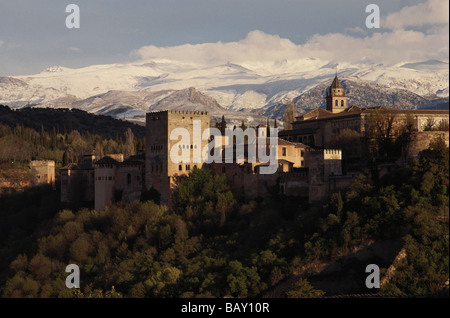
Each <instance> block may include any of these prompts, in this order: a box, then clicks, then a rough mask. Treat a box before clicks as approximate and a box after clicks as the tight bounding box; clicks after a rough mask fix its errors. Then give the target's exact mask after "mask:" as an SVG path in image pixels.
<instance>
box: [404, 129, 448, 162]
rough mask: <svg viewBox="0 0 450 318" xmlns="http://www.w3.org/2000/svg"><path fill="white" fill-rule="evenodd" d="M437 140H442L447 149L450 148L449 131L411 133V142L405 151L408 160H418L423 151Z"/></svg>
mask: <svg viewBox="0 0 450 318" xmlns="http://www.w3.org/2000/svg"><path fill="white" fill-rule="evenodd" d="M437 138H442V139H443V140H444V141H445V144H446V145H447V147H448V146H449V132H448V131H421V132H412V133H410V134H409V140H410V141H409V143H408V145H407V147H406V149H405V152H406V158H407V159H413V158H416V157H417V156H418V155H419V153H420V152H421V151H422V150H425V149H427V148H428V147H429V146H430V142H432V141H433V140H435V139H437Z"/></svg>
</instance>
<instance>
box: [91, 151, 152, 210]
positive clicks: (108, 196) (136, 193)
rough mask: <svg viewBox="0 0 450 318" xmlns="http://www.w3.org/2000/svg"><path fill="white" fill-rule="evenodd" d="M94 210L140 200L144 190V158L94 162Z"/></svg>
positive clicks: (140, 156) (134, 157) (133, 157)
mask: <svg viewBox="0 0 450 318" xmlns="http://www.w3.org/2000/svg"><path fill="white" fill-rule="evenodd" d="M94 171H95V176H94V179H95V181H94V198H95V209H96V210H102V209H103V208H104V207H105V206H107V205H110V204H112V203H114V202H125V203H127V202H131V201H135V200H140V198H141V194H142V190H143V189H144V186H145V185H144V183H143V182H144V176H145V169H144V156H143V155H137V156H131V157H130V158H128V159H127V160H125V161H123V162H120V161H117V160H115V159H113V158H111V157H109V156H106V157H103V158H102V159H100V160H98V161H96V162H94Z"/></svg>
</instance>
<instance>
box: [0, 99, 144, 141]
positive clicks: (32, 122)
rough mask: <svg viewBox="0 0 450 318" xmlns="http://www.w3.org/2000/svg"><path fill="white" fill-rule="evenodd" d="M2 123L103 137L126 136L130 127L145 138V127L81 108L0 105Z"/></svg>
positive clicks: (137, 135) (135, 133) (136, 134)
mask: <svg viewBox="0 0 450 318" xmlns="http://www.w3.org/2000/svg"><path fill="white" fill-rule="evenodd" d="M0 123H2V124H4V125H7V126H9V127H11V128H14V127H15V126H16V125H20V124H23V125H24V126H25V127H29V128H32V129H34V130H36V131H40V130H41V127H43V128H44V130H46V131H51V130H53V127H55V128H56V130H57V131H59V132H61V133H63V132H64V131H67V132H69V131H72V130H78V131H79V132H82V133H87V132H89V133H90V134H92V135H94V134H95V135H100V136H102V137H103V138H115V137H116V136H117V135H119V136H123V134H124V133H125V131H126V130H127V129H128V128H131V130H132V131H133V133H134V135H135V136H136V137H138V138H143V137H145V127H144V126H143V125H138V124H133V123H131V122H129V121H124V120H119V119H115V118H112V117H110V116H102V115H94V114H90V113H88V112H85V111H82V110H79V109H71V110H69V109H52V108H34V107H28V108H21V109H16V110H12V109H11V108H9V107H7V106H2V105H0Z"/></svg>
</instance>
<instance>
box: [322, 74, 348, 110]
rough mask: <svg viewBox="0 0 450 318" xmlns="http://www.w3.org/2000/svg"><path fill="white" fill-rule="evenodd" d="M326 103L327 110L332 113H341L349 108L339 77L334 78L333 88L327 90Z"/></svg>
mask: <svg viewBox="0 0 450 318" xmlns="http://www.w3.org/2000/svg"><path fill="white" fill-rule="evenodd" d="M326 101H327V110H328V111H330V112H332V113H340V112H342V111H343V110H345V109H346V108H347V96H346V95H345V92H344V87H343V86H342V84H341V82H340V81H339V79H338V77H337V75H336V76H335V77H334V80H333V83H331V86H330V87H329V88H328V89H327V96H326Z"/></svg>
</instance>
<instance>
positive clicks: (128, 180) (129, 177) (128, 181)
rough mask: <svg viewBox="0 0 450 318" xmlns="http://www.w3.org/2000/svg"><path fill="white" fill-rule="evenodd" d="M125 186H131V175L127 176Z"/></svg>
mask: <svg viewBox="0 0 450 318" xmlns="http://www.w3.org/2000/svg"><path fill="white" fill-rule="evenodd" d="M127 184H131V174H128V175H127Z"/></svg>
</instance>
